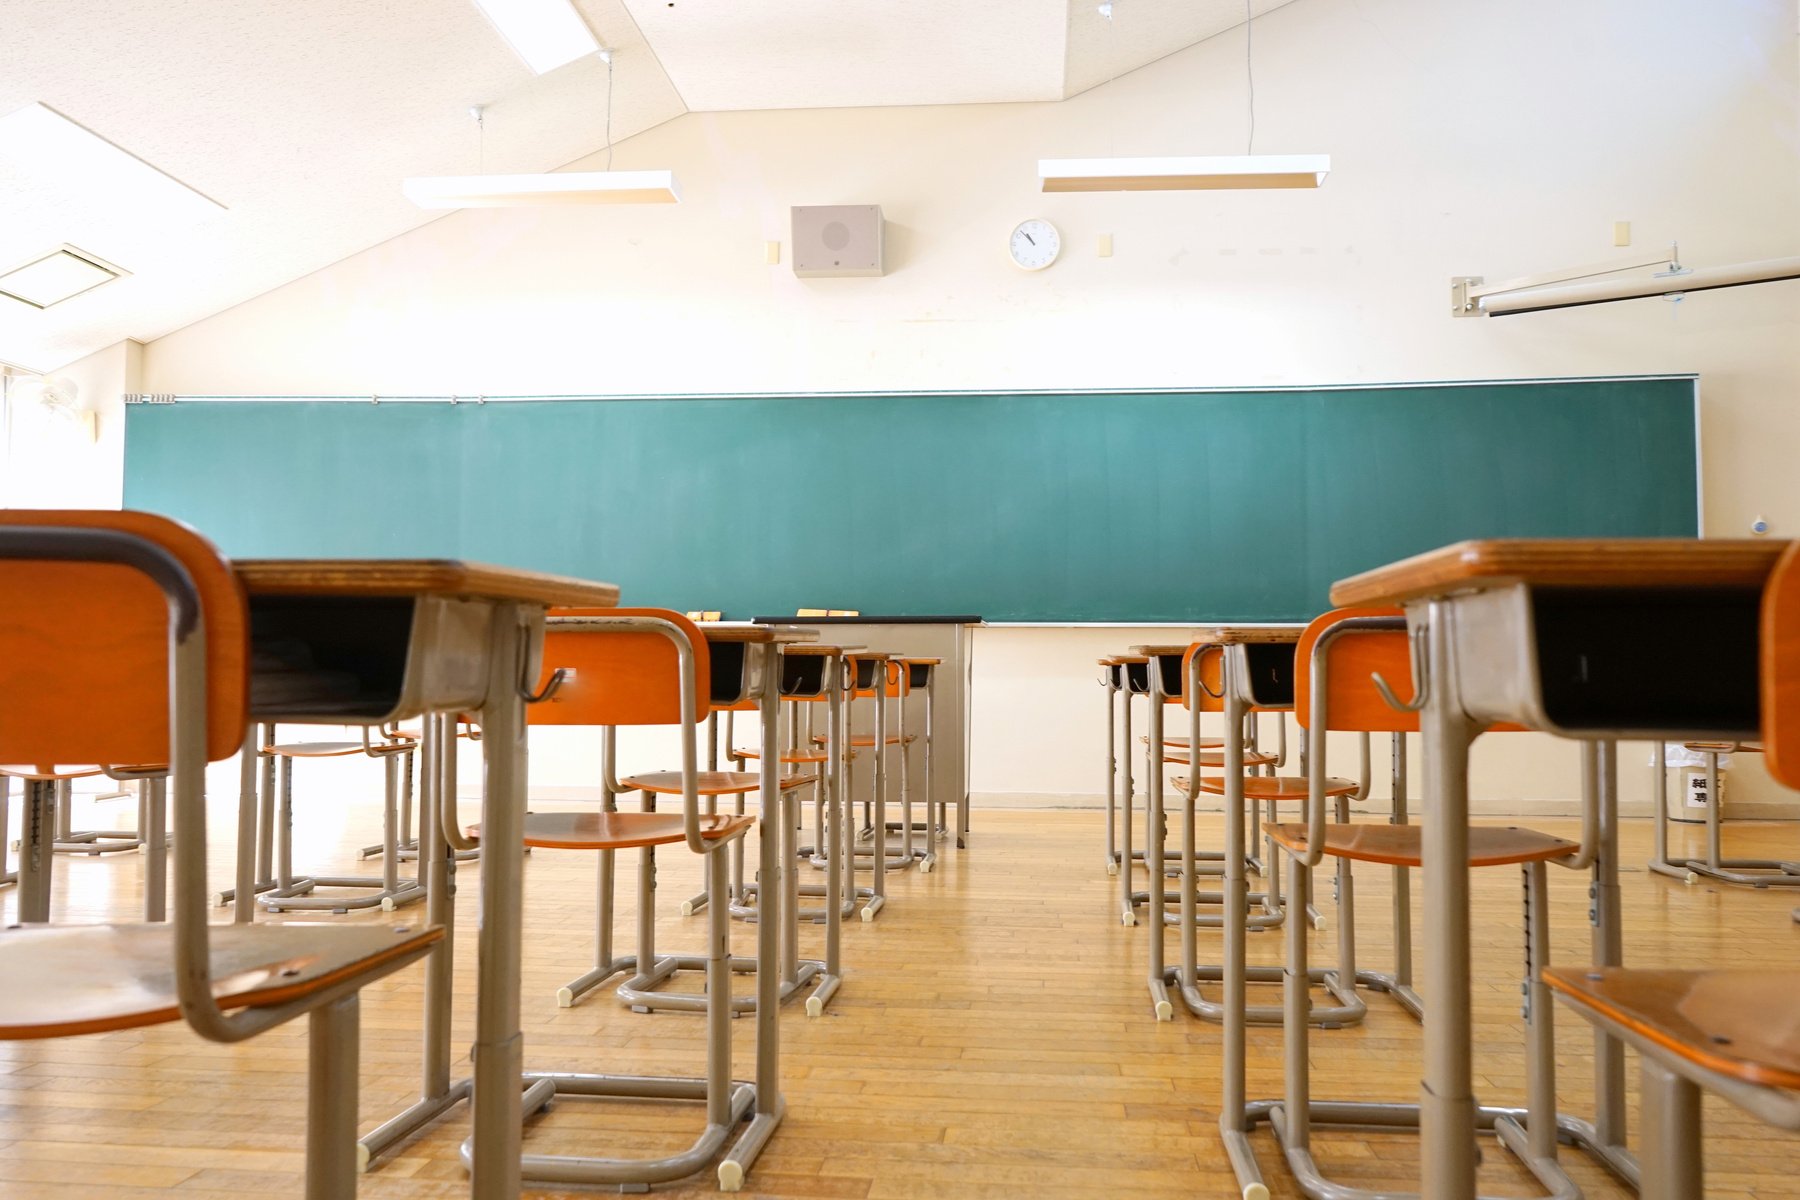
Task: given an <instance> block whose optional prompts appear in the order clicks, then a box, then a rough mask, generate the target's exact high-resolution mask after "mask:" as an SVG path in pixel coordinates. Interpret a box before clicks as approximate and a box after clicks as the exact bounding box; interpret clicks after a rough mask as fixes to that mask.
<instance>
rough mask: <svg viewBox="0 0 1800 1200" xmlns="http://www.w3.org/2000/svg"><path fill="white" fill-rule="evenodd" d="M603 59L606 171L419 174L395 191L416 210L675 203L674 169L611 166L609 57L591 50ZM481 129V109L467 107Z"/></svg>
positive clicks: (605, 52) (677, 199) (677, 198)
mask: <svg viewBox="0 0 1800 1200" xmlns="http://www.w3.org/2000/svg"><path fill="white" fill-rule="evenodd" d="M596 53H597V54H599V55H600V58H601V59H602V60H603V61H604V62H605V63H606V169H605V170H604V171H547V172H544V173H542V174H535V175H487V174H481V175H420V176H414V177H413V178H411V179H406V180H403V181H402V182H401V184H400V190H401V191H403V192H405V193H406V198H407V199H409V200H411V201H412V202H413V203H414V204H417V205H418V206H419V207H420V208H525V207H540V206H544V205H566V204H678V203H680V202H681V193H680V192H679V191H678V190H677V189H676V187H675V172H673V171H615V170H613V169H612V152H613V144H612V109H613V86H612V85H613V56H612V51H610V50H599V51H596ZM471 112H472V114H473V116H474V117H475V124H476V127H477V128H478V129H483V130H484V131H485V125H484V121H483V110H482V109H480V108H475V109H472V110H471Z"/></svg>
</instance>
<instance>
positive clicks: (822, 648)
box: [781, 629, 863, 658]
mask: <svg viewBox="0 0 1800 1200" xmlns="http://www.w3.org/2000/svg"><path fill="white" fill-rule="evenodd" d="M811 632H812V635H813V636H814V637H817V636H818V630H816V629H815V630H812V631H811ZM862 651H863V647H861V646H828V645H826V644H825V643H824V642H797V643H795V644H794V645H792V646H785V647H783V648H782V651H781V652H782V653H783V654H786V655H788V656H789V657H791V658H839V657H842V656H843V655H846V654H848V655H851V656H853V657H854V656H856V655H859V654H861V653H862Z"/></svg>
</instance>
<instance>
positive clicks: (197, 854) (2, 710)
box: [0, 511, 442, 1200]
mask: <svg viewBox="0 0 1800 1200" xmlns="http://www.w3.org/2000/svg"><path fill="white" fill-rule="evenodd" d="M0 614H3V619H0V761H12V762H24V763H30V764H35V765H37V766H38V767H40V768H42V767H44V766H48V765H49V764H53V763H57V762H97V763H104V764H108V765H138V766H141V765H144V764H156V763H167V764H168V765H169V767H170V769H171V774H170V779H171V785H172V786H171V793H172V795H173V796H174V802H175V824H176V829H177V832H178V835H179V836H178V837H177V838H176V842H175V879H174V883H175V886H174V888H173V892H174V920H173V921H171V922H167V923H161V924H143V925H91V926H57V925H22V926H14V927H12V928H8V929H4V930H0V978H3V979H5V980H6V986H5V987H3V988H0V1038H7V1039H22V1038H43V1037H64V1036H70V1035H75V1034H82V1033H98V1032H104V1031H108V1030H118V1029H132V1028H138V1027H141V1026H146V1025H155V1024H162V1023H164V1022H168V1021H173V1020H176V1019H177V1018H185V1019H186V1021H187V1022H188V1024H189V1025H191V1026H192V1027H193V1028H194V1029H195V1030H196V1031H197V1032H199V1033H200V1034H201V1035H202V1036H203V1037H206V1038H209V1039H211V1040H213V1041H220V1042H236V1041H241V1040H243V1039H244V1038H247V1037H251V1036H254V1035H256V1034H258V1033H261V1032H263V1031H264V1030H267V1029H270V1028H273V1027H274V1026H276V1025H279V1024H282V1023H284V1022H286V1021H289V1020H291V1019H293V1018H294V1017H297V1016H300V1015H301V1014H303V1013H304V1014H307V1015H308V1016H309V1018H310V1021H311V1039H310V1048H309V1059H310V1063H309V1081H310V1083H309V1087H308V1095H307V1133H306V1195H307V1197H308V1198H309V1200H341V1198H342V1197H347V1196H354V1195H355V1194H356V1178H357V1175H356V1164H357V1152H356V1114H357V1058H358V1053H357V1043H358V1037H357V1025H358V1021H357V1007H358V1006H357V997H358V992H359V990H360V989H361V988H362V987H363V986H364V985H365V984H368V983H370V982H372V981H374V980H376V979H380V978H382V977H383V976H386V975H389V974H391V973H393V972H394V971H397V970H399V969H400V968H401V967H403V966H405V965H406V964H408V963H410V962H413V961H415V960H416V959H418V958H420V957H421V956H423V955H424V954H426V953H428V952H429V951H430V949H431V948H432V946H433V945H434V944H436V943H437V942H438V941H439V940H440V939H441V937H442V930H441V929H437V928H420V929H396V928H395V927H393V926H391V925H382V926H362V927H359V928H324V927H321V926H318V925H305V924H290V925H264V926H251V925H231V926H223V927H217V928H214V927H210V926H209V925H208V924H207V894H206V858H205V853H206V800H205V787H204V784H205V780H204V773H205V765H206V763H207V762H208V761H219V760H221V759H225V758H229V757H231V756H232V755H233V754H234V753H236V752H237V751H238V749H239V746H240V745H241V744H242V743H243V741H244V733H245V728H246V723H247V707H248V697H249V662H250V654H249V626H248V619H247V616H246V608H245V602H244V596H243V592H242V590H241V589H240V588H239V586H238V583H237V580H236V577H235V576H234V575H233V574H232V571H231V567H230V564H229V563H227V562H226V561H225V560H224V559H223V558H222V557H220V555H219V553H218V551H217V550H215V549H214V548H213V547H212V546H211V544H209V543H208V542H207V541H205V539H203V538H201V537H200V536H199V535H198V534H196V533H194V532H193V531H192V530H190V529H188V528H187V527H185V526H182V525H179V524H177V523H175V522H173V521H170V520H168V519H166V518H163V517H158V516H153V515H151V514H148V513H135V512H57V511H30V512H27V511H12V512H0ZM96 678H105V679H106V680H107V681H108V686H107V687H106V688H104V689H98V690H96V689H94V688H93V687H92V680H94V679H96Z"/></svg>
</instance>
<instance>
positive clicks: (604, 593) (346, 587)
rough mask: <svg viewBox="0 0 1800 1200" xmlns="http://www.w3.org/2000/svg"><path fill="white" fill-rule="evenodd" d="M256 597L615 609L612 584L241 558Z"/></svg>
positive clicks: (463, 566)
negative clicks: (452, 599) (453, 600)
mask: <svg viewBox="0 0 1800 1200" xmlns="http://www.w3.org/2000/svg"><path fill="white" fill-rule="evenodd" d="M231 568H232V570H233V571H235V572H236V573H237V577H238V579H239V581H240V582H242V583H243V585H244V590H245V591H246V592H248V593H249V594H250V595H252V596H458V597H469V598H473V599H480V600H507V601H524V602H527V603H533V604H543V605H546V606H549V605H556V606H565V607H571V608H573V607H587V608H612V607H613V606H615V605H617V604H618V603H619V589H618V587H617V586H615V585H613V584H610V583H594V582H592V581H589V580H586V579H571V578H569V577H567V576H564V575H546V574H543V573H542V572H539V571H524V570H520V569H518V568H515V567H492V566H488V565H486V564H485V563H466V562H459V561H457V560H455V559H445V558H240V559H235V560H233V561H232V564H231Z"/></svg>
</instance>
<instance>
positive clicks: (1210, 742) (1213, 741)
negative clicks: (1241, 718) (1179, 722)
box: [1138, 733, 1225, 750]
mask: <svg viewBox="0 0 1800 1200" xmlns="http://www.w3.org/2000/svg"><path fill="white" fill-rule="evenodd" d="M1138 741H1140V742H1142V743H1143V744H1144V745H1146V746H1148V745H1149V744H1150V735H1149V734H1147V733H1140V734H1139V735H1138ZM1224 745H1225V739H1224V738H1216V737H1203V738H1201V739H1200V748H1201V749H1202V750H1218V749H1220V748H1221V747H1223V746H1224ZM1163 746H1164V748H1165V749H1168V748H1174V747H1180V748H1181V749H1183V750H1185V749H1187V746H1188V738H1187V735H1186V734H1183V735H1181V736H1179V737H1165V738H1163Z"/></svg>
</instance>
